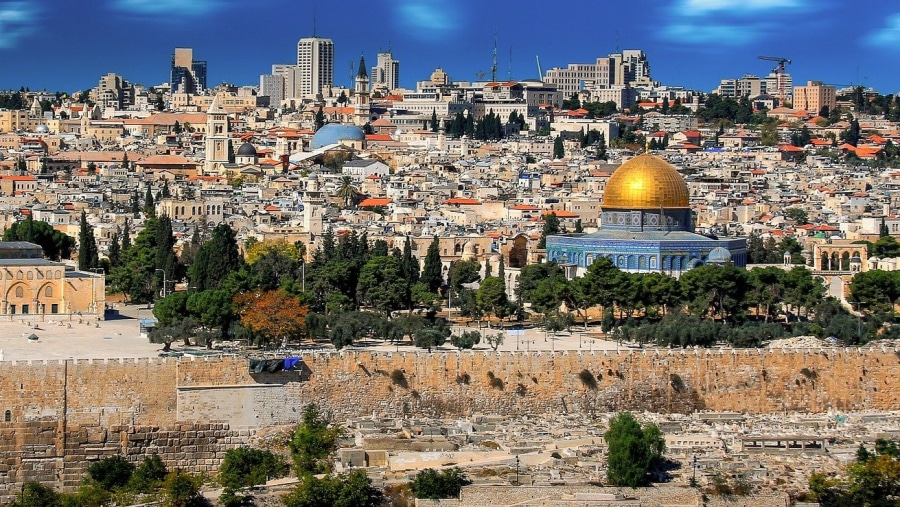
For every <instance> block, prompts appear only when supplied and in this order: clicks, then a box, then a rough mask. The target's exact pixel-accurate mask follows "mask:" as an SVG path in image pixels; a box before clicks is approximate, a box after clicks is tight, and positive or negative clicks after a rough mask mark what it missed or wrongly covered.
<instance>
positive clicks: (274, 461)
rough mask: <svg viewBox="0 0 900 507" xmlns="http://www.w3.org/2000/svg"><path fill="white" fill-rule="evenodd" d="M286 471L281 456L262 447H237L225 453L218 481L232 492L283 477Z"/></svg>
mask: <svg viewBox="0 0 900 507" xmlns="http://www.w3.org/2000/svg"><path fill="white" fill-rule="evenodd" d="M287 472H288V466H287V464H286V463H285V462H284V459H283V458H282V457H281V456H278V455H276V454H272V452H271V451H266V450H262V449H251V448H249V447H239V448H237V449H230V450H228V451H227V452H226V453H225V459H224V460H222V466H221V467H220V468H219V482H220V483H221V484H222V486H224V487H225V489H226V490H227V491H229V492H230V493H231V494H233V493H234V492H235V491H237V490H239V489H241V488H245V487H250V486H256V485H259V484H265V483H266V481H267V480H269V479H277V478H279V477H284V476H285V475H287Z"/></svg>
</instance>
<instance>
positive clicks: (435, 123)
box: [431, 109, 438, 132]
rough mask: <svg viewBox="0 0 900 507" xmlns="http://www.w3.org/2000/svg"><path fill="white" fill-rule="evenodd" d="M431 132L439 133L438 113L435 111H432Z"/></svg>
mask: <svg viewBox="0 0 900 507" xmlns="http://www.w3.org/2000/svg"><path fill="white" fill-rule="evenodd" d="M431 131H432V132H437V131H438V117H437V111H435V110H434V109H432V110H431Z"/></svg>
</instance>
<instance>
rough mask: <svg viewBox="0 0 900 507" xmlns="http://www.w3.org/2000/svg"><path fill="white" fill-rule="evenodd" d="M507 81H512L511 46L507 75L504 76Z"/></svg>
mask: <svg viewBox="0 0 900 507" xmlns="http://www.w3.org/2000/svg"><path fill="white" fill-rule="evenodd" d="M506 80H507V81H512V46H510V47H509V75H508V76H506Z"/></svg>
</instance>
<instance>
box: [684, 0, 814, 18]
mask: <svg viewBox="0 0 900 507" xmlns="http://www.w3.org/2000/svg"><path fill="white" fill-rule="evenodd" d="M808 4H809V2H807V1H806V0H680V1H679V2H678V3H677V4H676V8H675V9H676V10H677V11H678V12H679V14H682V15H686V16H705V15H707V14H712V13H727V14H729V15H738V16H746V15H752V14H757V13H759V11H768V10H773V11H774V10H784V9H802V8H804V7H807V5H808Z"/></svg>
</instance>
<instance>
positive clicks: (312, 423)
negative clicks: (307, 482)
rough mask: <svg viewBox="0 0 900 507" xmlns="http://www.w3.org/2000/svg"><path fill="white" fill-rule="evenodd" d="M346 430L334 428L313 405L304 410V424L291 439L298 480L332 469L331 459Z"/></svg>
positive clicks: (335, 426)
mask: <svg viewBox="0 0 900 507" xmlns="http://www.w3.org/2000/svg"><path fill="white" fill-rule="evenodd" d="M343 435H344V429H343V428H341V427H340V426H337V425H335V424H334V423H333V422H332V421H331V420H329V419H328V418H327V417H326V416H325V415H324V414H323V413H322V412H321V411H320V410H319V407H318V406H317V405H316V404H314V403H311V404H309V405H307V406H306V407H305V408H304V409H303V422H301V423H300V425H299V426H297V429H296V430H294V434H293V435H292V436H291V441H290V444H289V446H290V449H291V456H292V458H293V460H294V473H296V474H297V476H298V477H301V476H304V475H306V474H315V473H322V472H327V471H330V470H331V462H330V461H329V459H328V458H329V456H331V454H332V453H333V452H335V451H336V450H337V447H338V440H339V439H340V438H341V437H342V436H343Z"/></svg>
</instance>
